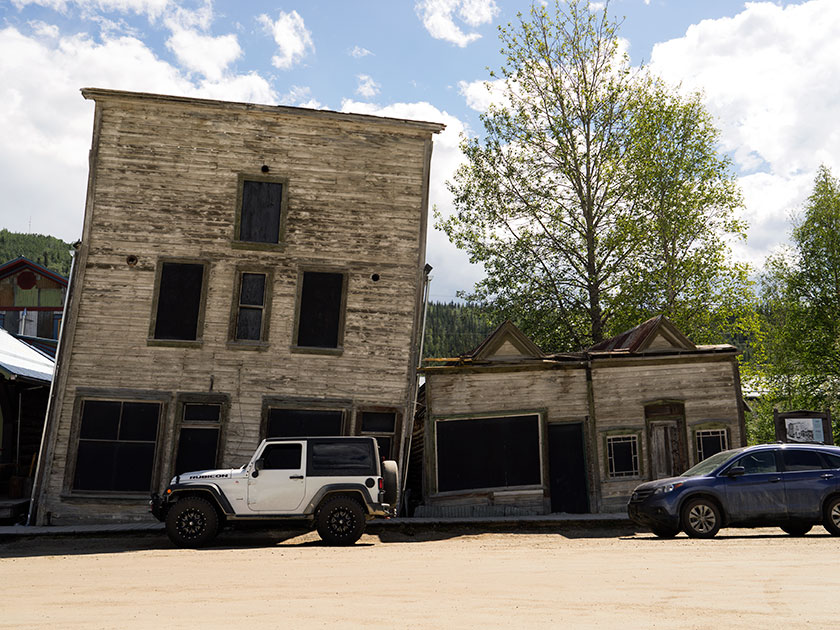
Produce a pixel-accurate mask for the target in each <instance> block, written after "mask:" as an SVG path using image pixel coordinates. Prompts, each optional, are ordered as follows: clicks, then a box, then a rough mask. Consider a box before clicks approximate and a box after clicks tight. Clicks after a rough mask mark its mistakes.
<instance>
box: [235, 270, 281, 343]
mask: <svg viewBox="0 0 840 630" xmlns="http://www.w3.org/2000/svg"><path fill="white" fill-rule="evenodd" d="M246 273H250V274H260V275H263V276H265V286H264V288H263V304H262V321H261V323H260V338H259V339H237V338H236V331H237V324H238V323H239V311H240V309H241V308H242V303H241V299H242V277H243V276H244V275H245V274H246ZM235 274H236V275H235V278H234V282H233V295H232V296H231V307H230V328H229V330H228V343H227V345H228V347H229V348H236V349H240V350H266V349H268V345H269V342H268V336H269V330H270V323H271V303H272V296H273V294H274V270H273V269H270V268H267V267H254V266H249V265H238V266H237V267H236V271H235ZM246 308H254V306H253V305H246Z"/></svg>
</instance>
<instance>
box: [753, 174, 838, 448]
mask: <svg viewBox="0 0 840 630" xmlns="http://www.w3.org/2000/svg"><path fill="white" fill-rule="evenodd" d="M791 241H792V245H791V247H790V248H789V249H788V250H786V251H783V252H782V253H780V254H777V255H775V256H772V257H771V258H770V259H768V261H767V264H766V265H765V270H764V273H763V275H762V278H761V307H762V313H763V315H764V321H765V326H766V333H765V338H766V341H765V344H764V351H765V356H764V362H763V365H762V366H761V367H762V369H761V371H760V372H759V373H758V374H757V377H758V378H756V379H755V380H756V382H757V384H758V385H757V386H758V387H759V388H760V389H761V391H762V393H763V396H762V402H761V404H760V405H759V406H758V410H757V411H758V414H757V415H758V418H757V420H756V427H755V428H754V431H755V432H756V434H757V435H761V436H762V437H766V436H767V435H771V431H770V428H769V427H771V419H772V408H773V407H778V408H780V409H782V410H794V409H810V410H816V411H819V410H823V409H826V408H828V409H833V410H834V411H835V413H837V410H838V404H840V318H838V313H840V181H838V180H837V179H836V178H835V177H834V176H833V175H832V174H831V171H830V170H829V169H828V168H826V167H825V166H822V167H820V169H819V170H818V172H817V176H816V178H815V180H814V189H813V191H812V192H811V195H810V196H809V197H808V199H807V201H806V203H805V205H804V208H803V212H802V213H801V214H800V215H799V216H798V217H796V218H795V219H794V228H793V233H792V239H791Z"/></svg>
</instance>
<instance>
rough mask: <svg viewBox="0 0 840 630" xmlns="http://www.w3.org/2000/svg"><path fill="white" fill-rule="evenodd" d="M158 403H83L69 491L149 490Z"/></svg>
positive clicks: (91, 401) (114, 401)
mask: <svg viewBox="0 0 840 630" xmlns="http://www.w3.org/2000/svg"><path fill="white" fill-rule="evenodd" d="M160 410H161V405H160V403H150V402H129V401H116V400H108V401H105V400H85V401H83V402H82V408H81V426H80V429H79V444H78V451H77V453H76V471H75V476H74V478H73V489H74V490H87V491H110V492H113V491H123V492H149V491H150V490H151V486H152V472H153V470H154V462H155V449H156V445H157V434H158V421H159V418H160Z"/></svg>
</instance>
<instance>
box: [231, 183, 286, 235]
mask: <svg viewBox="0 0 840 630" xmlns="http://www.w3.org/2000/svg"><path fill="white" fill-rule="evenodd" d="M239 185H240V201H239V203H240V206H239V208H238V209H237V214H238V216H237V225H236V240H237V241H240V242H242V243H255V244H261V245H277V244H278V243H280V242H281V241H282V239H283V223H284V216H283V213H284V212H285V208H286V191H287V184H286V181H285V180H279V181H278V180H276V179H273V180H271V181H269V180H266V179H260V178H254V179H245V178H244V177H242V178H240V184H239Z"/></svg>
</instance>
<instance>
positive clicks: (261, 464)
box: [251, 457, 265, 477]
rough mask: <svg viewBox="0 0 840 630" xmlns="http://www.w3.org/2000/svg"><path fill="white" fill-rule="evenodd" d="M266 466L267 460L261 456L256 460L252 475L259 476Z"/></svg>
mask: <svg viewBox="0 0 840 630" xmlns="http://www.w3.org/2000/svg"><path fill="white" fill-rule="evenodd" d="M264 466H265V460H264V459H263V458H262V457H260V458H259V459H258V460H257V461H255V462H254V472H252V473H251V476H252V477H259V476H260V471H261V470H262V469H263V467H264Z"/></svg>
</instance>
